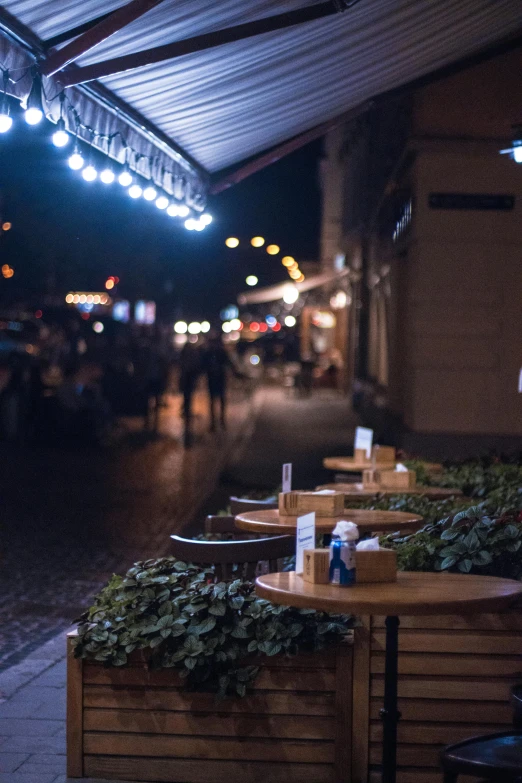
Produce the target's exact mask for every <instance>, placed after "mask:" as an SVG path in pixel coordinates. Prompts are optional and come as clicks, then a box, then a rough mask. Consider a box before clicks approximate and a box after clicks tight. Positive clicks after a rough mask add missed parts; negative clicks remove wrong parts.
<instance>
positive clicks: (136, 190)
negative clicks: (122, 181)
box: [128, 185, 143, 198]
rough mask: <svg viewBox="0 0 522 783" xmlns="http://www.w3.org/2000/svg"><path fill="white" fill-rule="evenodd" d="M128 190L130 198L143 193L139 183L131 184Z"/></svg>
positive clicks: (137, 196)
mask: <svg viewBox="0 0 522 783" xmlns="http://www.w3.org/2000/svg"><path fill="white" fill-rule="evenodd" d="M128 192H129V196H130V197H131V198H139V197H140V196H141V194H142V193H143V190H142V189H141V187H140V186H139V185H131V186H130V188H129V191H128Z"/></svg>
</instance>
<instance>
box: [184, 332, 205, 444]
mask: <svg viewBox="0 0 522 783" xmlns="http://www.w3.org/2000/svg"><path fill="white" fill-rule="evenodd" d="M200 374H201V351H200V349H199V348H198V347H197V346H196V345H194V344H193V343H190V342H187V343H185V345H184V346H183V348H182V350H181V353H180V357H179V390H180V392H181V394H182V395H183V409H182V415H183V418H184V420H185V433H184V443H185V446H190V445H191V444H192V426H191V425H192V398H193V396H194V392H195V391H196V387H197V384H198V378H199V376H200Z"/></svg>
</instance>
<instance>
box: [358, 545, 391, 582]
mask: <svg viewBox="0 0 522 783" xmlns="http://www.w3.org/2000/svg"><path fill="white" fill-rule="evenodd" d="M396 581H397V552H395V550H393V549H377V550H369V549H368V550H360V549H358V550H356V552H355V583H356V584H368V583H370V582H396Z"/></svg>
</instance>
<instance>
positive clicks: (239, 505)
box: [230, 496, 277, 517]
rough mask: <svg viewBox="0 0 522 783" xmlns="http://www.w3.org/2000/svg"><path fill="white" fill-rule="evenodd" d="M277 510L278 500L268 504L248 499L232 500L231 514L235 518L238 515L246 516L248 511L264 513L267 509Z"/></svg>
mask: <svg viewBox="0 0 522 783" xmlns="http://www.w3.org/2000/svg"><path fill="white" fill-rule="evenodd" d="M270 508H277V500H276V501H274V502H273V503H267V502H266V501H264V500H249V499H248V498H236V497H234V496H232V497H231V498H230V513H231V514H232V516H233V517H237V515H238V514H244V513H245V512H246V511H264V510H265V509H270Z"/></svg>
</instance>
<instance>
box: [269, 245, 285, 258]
mask: <svg viewBox="0 0 522 783" xmlns="http://www.w3.org/2000/svg"><path fill="white" fill-rule="evenodd" d="M280 250H281V248H280V247H279V245H268V247H267V249H266V252H267V253H268V255H269V256H276V255H277V254H278V253H279V251H280Z"/></svg>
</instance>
